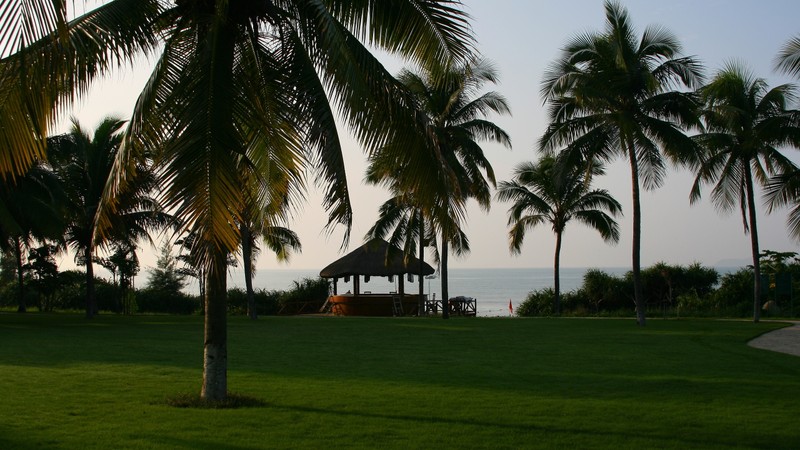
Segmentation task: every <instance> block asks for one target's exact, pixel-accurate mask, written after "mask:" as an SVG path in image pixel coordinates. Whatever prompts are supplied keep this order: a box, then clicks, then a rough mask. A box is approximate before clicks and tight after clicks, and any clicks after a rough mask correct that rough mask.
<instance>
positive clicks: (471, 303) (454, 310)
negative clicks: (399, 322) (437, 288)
mask: <svg viewBox="0 0 800 450" xmlns="http://www.w3.org/2000/svg"><path fill="white" fill-rule="evenodd" d="M448 304H449V306H450V309H449V313H450V315H451V316H467V317H475V316H477V315H478V299H476V298H472V297H453V298H451V299H450V301H449V302H448ZM440 311H442V301H441V300H428V301H426V302H425V314H426V315H431V314H433V315H436V314H439V313H440Z"/></svg>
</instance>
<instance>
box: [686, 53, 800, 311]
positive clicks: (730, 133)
mask: <svg viewBox="0 0 800 450" xmlns="http://www.w3.org/2000/svg"><path fill="white" fill-rule="evenodd" d="M700 92H701V95H702V100H703V102H704V104H705V107H704V109H703V111H702V118H703V121H704V123H705V128H706V131H705V132H704V133H702V134H699V135H697V136H696V140H697V142H698V143H699V144H700V145H701V146H702V147H703V148H704V149H705V150H706V152H707V154H706V155H705V157H704V161H703V163H702V164H700V165H699V166H698V170H697V176H696V178H695V182H694V186H693V188H692V193H691V200H692V201H693V202H694V201H696V200H698V199H699V198H700V195H701V191H700V188H701V186H702V185H703V184H710V183H714V188H713V190H712V191H711V200H712V202H713V203H714V204H715V206H717V208H719V209H720V210H722V211H730V210H732V209H733V208H735V207H737V206H738V207H739V208H740V209H741V211H742V222H743V224H744V231H745V233H748V232H749V233H750V247H751V250H752V258H753V275H754V277H755V278H754V287H755V290H754V293H753V320H754V321H755V322H758V320H759V317H760V312H761V308H760V297H761V270H760V264H759V258H758V255H759V246H758V227H757V223H756V194H755V183H756V181H757V182H759V183H760V184H762V185H764V184H765V183H766V182H767V180H768V178H769V176H770V175H773V174H776V173H790V172H792V171H793V170H796V168H795V167H794V165H793V164H792V162H791V161H790V160H789V159H788V158H786V157H785V156H784V155H783V154H782V153H781V152H780V150H779V147H781V146H783V145H795V146H796V145H798V144H800V127H798V124H797V122H796V121H795V119H794V117H793V114H792V113H790V112H789V111H788V110H787V105H788V104H789V103H791V102H793V101H794V100H795V99H796V98H795V87H794V85H791V84H784V85H781V86H777V87H774V88H772V89H769V87H768V86H767V83H766V81H765V80H764V79H762V78H755V77H754V76H753V75H752V73H750V72H748V71H747V70H745V69H744V68H743V67H741V66H740V65H738V64H735V63H729V64H727V65H726V66H725V67H723V69H722V70H720V71H719V72H718V73H717V74H716V75H715V76H714V78H713V79H712V80H711V82H710V83H709V84H707V85H706V86H704V87H703V88H702V89H701V90H700Z"/></svg>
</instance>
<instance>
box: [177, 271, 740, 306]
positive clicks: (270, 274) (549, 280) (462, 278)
mask: <svg viewBox="0 0 800 450" xmlns="http://www.w3.org/2000/svg"><path fill="white" fill-rule="evenodd" d="M708 267H712V268H714V269H716V270H717V272H719V273H720V275H724V274H726V273H730V272H734V271H736V270H739V269H740V268H741V267H742V266H739V267H735V266H708ZM589 270H602V271H604V272H606V273H608V274H610V275H615V276H623V275H625V274H626V273H627V272H629V271H630V270H631V269H630V268H629V267H562V268H561V270H560V275H561V276H560V281H561V290H562V292H569V291H572V290H575V289H578V288H580V286H581V284H582V283H583V276H584V274H585V273H586V272H587V271H589ZM317 277H319V269H292V268H277V269H258V270H257V271H256V274H255V276H254V277H253V287H254V289H256V290H260V289H266V290H287V289H290V288H291V287H292V286H293V284H294V282H295V281H301V280H303V279H304V278H312V279H316V278H317ZM398 283H399V280H398V277H395V278H394V280H393V281H392V282H389V281H388V279H387V278H386V277H371V278H370V281H369V282H364V280H363V278H362V281H361V291H362V292H365V291H370V292H376V293H377V292H397V291H398V289H399V288H398ZM417 283H418V281H417V280H416V277H414V281H413V282H409V281H408V279H407V278H406V279H405V280H404V285H405V291H406V292H408V293H416V292H417V290H418V287H417V286H418V284H417ZM550 287H553V268H552V267H549V268H451V269H449V270H448V291H449V296H450V297H451V298H452V297H457V296H465V297H473V298H475V299H477V308H478V315H479V316H482V317H504V316H510V315H511V311H510V309H509V303H510V304H511V307H512V308H516V307H517V306H518V305H519V304H520V303H522V302H523V301H524V300H525V298H527V296H528V294H529V293H530V292H532V291H536V290H539V289H545V288H550ZM228 288H242V289H243V288H244V271H243V270H242V269H239V268H233V269H231V270H229V272H228ZM352 289H353V281H352V280H351V281H350V282H349V283H345V282H344V280H342V279H340V280H338V284H337V290H338V292H347V291H352ZM186 290H188V291H190V292H194V293H197V283H196V280H190V283H189V285H188V286H187V288H186ZM425 294H426V295H427V296H428V298H436V299H441V280H440V278H439V276H438V274H434V275H432V276H430V277H426V280H425Z"/></svg>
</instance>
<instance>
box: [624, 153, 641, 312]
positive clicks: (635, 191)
mask: <svg viewBox="0 0 800 450" xmlns="http://www.w3.org/2000/svg"><path fill="white" fill-rule="evenodd" d="M628 157H629V158H630V163H631V190H632V197H633V246H632V247H633V250H632V258H631V259H632V262H633V270H632V272H633V301H634V304H635V305H636V324H637V325H641V326H644V325H645V303H644V296H643V295H642V267H641V266H642V261H641V253H642V252H641V248H642V208H641V205H640V204H639V199H640V195H639V164H638V161H637V160H636V150H635V149H634V148H633V145H631V144H628Z"/></svg>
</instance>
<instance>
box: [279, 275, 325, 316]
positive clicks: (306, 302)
mask: <svg viewBox="0 0 800 450" xmlns="http://www.w3.org/2000/svg"><path fill="white" fill-rule="evenodd" d="M293 284H294V286H293V287H292V288H291V289H289V290H288V291H286V292H283V293H282V294H281V295H280V297H279V299H278V302H279V304H280V312H281V313H282V314H299V313H303V312H316V311H318V310H319V309H320V308H322V305H324V304H325V301H326V300H327V299H328V295H330V289H331V284H330V282H329V281H328V280H326V279H324V278H316V279H314V278H303V279H302V280H300V281H294V282H293Z"/></svg>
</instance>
